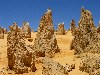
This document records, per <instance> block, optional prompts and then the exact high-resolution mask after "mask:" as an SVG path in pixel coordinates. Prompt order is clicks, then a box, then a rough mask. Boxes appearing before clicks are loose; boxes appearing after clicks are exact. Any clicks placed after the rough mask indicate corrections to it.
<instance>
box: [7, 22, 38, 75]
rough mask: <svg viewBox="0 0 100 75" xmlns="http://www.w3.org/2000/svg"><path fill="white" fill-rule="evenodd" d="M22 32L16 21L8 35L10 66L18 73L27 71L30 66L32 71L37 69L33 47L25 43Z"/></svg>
mask: <svg viewBox="0 0 100 75" xmlns="http://www.w3.org/2000/svg"><path fill="white" fill-rule="evenodd" d="M21 33H22V32H21V31H20V29H19V27H18V26H17V23H15V22H14V24H13V25H12V26H10V31H9V32H8V35H7V57H8V67H9V69H10V70H13V71H14V72H15V73H16V74H23V73H27V72H28V67H31V70H32V71H35V70H36V69H35V61H34V60H35V56H34V55H35V54H34V52H33V49H32V48H31V47H30V46H27V45H26V44H25V42H24V39H23V38H22V36H20V34H21Z"/></svg>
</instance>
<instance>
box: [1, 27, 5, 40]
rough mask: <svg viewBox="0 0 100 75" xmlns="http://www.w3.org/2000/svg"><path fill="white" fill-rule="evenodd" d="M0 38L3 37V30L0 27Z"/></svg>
mask: <svg viewBox="0 0 100 75" xmlns="http://www.w3.org/2000/svg"><path fill="white" fill-rule="evenodd" d="M0 39H4V30H3V28H2V27H0Z"/></svg>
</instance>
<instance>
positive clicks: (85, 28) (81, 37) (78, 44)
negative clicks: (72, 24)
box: [71, 8, 99, 54]
mask: <svg viewBox="0 0 100 75" xmlns="http://www.w3.org/2000/svg"><path fill="white" fill-rule="evenodd" d="M73 35H74V39H73V40H72V43H71V49H74V50H75V54H80V53H83V52H85V51H89V50H90V49H91V50H92V49H95V50H96V47H97V46H95V47H93V45H95V44H97V43H98V41H99V37H98V33H97V30H96V27H95V26H94V23H93V17H92V14H91V12H90V11H88V10H84V8H82V12H81V18H80V21H79V24H78V27H77V28H75V29H74V31H73Z"/></svg>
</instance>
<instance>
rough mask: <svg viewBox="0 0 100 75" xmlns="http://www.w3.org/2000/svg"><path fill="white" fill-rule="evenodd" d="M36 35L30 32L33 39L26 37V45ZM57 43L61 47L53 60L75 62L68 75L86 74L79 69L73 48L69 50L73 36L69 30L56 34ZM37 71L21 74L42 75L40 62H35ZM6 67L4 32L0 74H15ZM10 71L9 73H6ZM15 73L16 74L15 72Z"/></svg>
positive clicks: (0, 40)
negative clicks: (65, 32)
mask: <svg viewBox="0 0 100 75" xmlns="http://www.w3.org/2000/svg"><path fill="white" fill-rule="evenodd" d="M35 37H36V33H32V38H33V41H32V42H29V41H28V40H27V39H26V41H25V43H26V44H27V45H29V44H30V45H33V44H34V39H35ZM56 38H57V43H58V46H59V48H60V49H61V51H60V53H56V55H55V57H54V58H52V59H53V60H55V61H57V62H59V63H61V64H62V65H65V64H66V63H68V64H71V63H75V64H76V67H75V69H74V70H72V71H71V72H69V75H88V74H87V73H85V72H81V71H79V62H80V59H79V58H76V57H75V56H74V50H69V47H70V43H71V41H72V39H73V36H72V34H71V32H70V31H68V32H67V34H66V35H56ZM36 67H37V71H36V72H35V73H32V72H29V73H24V74H23V75H42V64H41V63H39V64H36ZM6 68H7V35H6V34H5V38H4V39H0V75H15V74H14V73H13V72H11V71H6V70H5V69H6ZM8 73H10V74H8ZM16 75H17V74H16Z"/></svg>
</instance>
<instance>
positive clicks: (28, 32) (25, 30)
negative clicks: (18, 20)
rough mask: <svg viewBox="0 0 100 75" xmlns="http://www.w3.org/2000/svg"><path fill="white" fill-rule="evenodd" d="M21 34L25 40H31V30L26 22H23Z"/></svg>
mask: <svg viewBox="0 0 100 75" xmlns="http://www.w3.org/2000/svg"><path fill="white" fill-rule="evenodd" d="M22 32H23V33H24V35H25V38H31V28H30V26H29V23H28V22H25V21H24V22H23V26H22Z"/></svg>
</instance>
